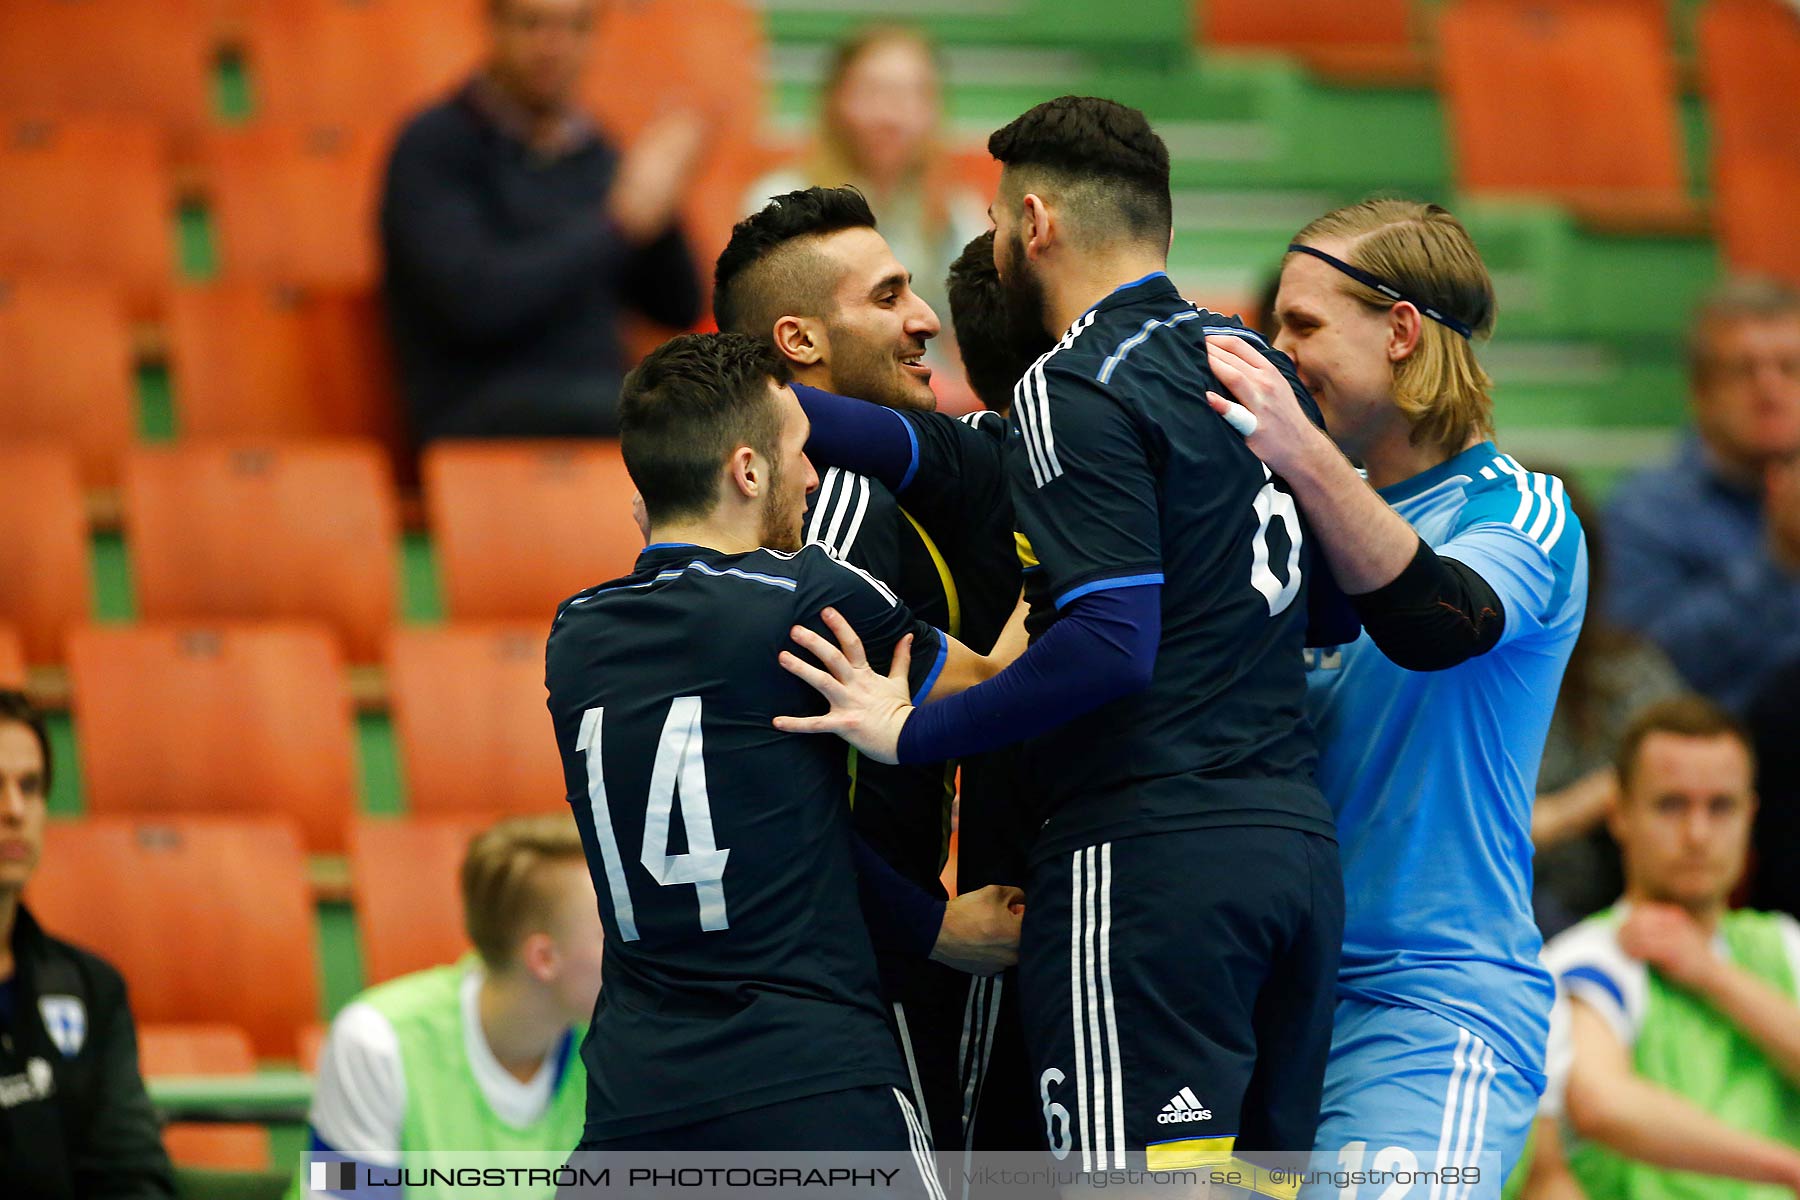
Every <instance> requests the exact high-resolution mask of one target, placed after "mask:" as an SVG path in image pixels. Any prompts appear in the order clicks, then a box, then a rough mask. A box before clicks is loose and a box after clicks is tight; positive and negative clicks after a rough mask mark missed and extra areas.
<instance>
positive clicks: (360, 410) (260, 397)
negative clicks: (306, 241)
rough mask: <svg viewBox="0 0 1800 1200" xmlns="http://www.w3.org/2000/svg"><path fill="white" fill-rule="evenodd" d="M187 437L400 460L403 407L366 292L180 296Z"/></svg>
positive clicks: (179, 380) (178, 377)
mask: <svg viewBox="0 0 1800 1200" xmlns="http://www.w3.org/2000/svg"><path fill="white" fill-rule="evenodd" d="M170 337H171V345H170V351H169V353H170V359H171V363H172V366H173V369H174V379H175V409H176V424H177V427H178V428H179V429H180V430H181V432H182V434H183V435H184V436H200V437H216V436H221V435H223V436H230V437H243V436H249V437H367V438H373V439H375V440H376V441H379V442H381V443H382V444H383V445H384V446H387V447H388V448H389V450H390V453H393V454H396V455H398V453H399V452H400V449H401V448H402V447H403V446H405V436H404V433H403V428H404V426H403V422H402V418H401V407H400V398H399V396H398V394H397V393H396V391H395V382H394V372H393V364H392V362H391V360H390V357H389V352H388V342H387V332H386V329H385V327H384V325H383V318H382V314H381V308H380V304H379V303H378V302H377V300H376V298H375V296H374V295H373V294H371V293H369V292H338V291H323V290H319V289H311V290H307V289H299V288H289V287H280V286H271V285H267V284H260V283H251V282H237V283H222V284H213V285H211V286H208V287H194V288H180V289H177V290H176V292H175V293H174V298H173V302H172V305H171V319H170Z"/></svg>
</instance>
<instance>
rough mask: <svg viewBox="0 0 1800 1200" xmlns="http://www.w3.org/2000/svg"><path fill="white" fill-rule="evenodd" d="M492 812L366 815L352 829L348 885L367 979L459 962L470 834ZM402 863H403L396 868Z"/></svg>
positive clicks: (464, 945) (489, 820) (464, 946)
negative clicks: (465, 857)
mask: <svg viewBox="0 0 1800 1200" xmlns="http://www.w3.org/2000/svg"><path fill="white" fill-rule="evenodd" d="M497 819H498V818H497V817H496V816H495V815H493V814H488V815H485V816H477V815H475V814H465V815H463V816H460V817H432V818H430V819H428V820H395V819H392V818H388V819H385V820H383V819H381V818H362V819H359V820H357V821H356V823H355V824H354V825H352V826H351V829H350V886H351V888H352V890H353V894H354V895H355V897H356V934H357V938H358V940H359V941H360V942H361V943H362V958H363V977H364V979H365V980H367V981H368V982H369V983H370V984H376V983H380V982H382V981H383V980H387V979H392V978H394V977H395V976H396V975H404V974H406V973H407V972H408V971H418V970H423V969H424V968H426V967H435V966H439V965H441V964H443V963H447V962H454V961H456V959H457V958H458V957H460V956H461V955H462V954H464V953H465V952H467V951H468V949H469V938H468V935H467V934H466V933H465V932H464V931H463V907H462V888H461V884H460V882H459V880H460V877H461V871H462V860H463V855H464V854H465V853H467V851H468V848H469V840H470V839H471V838H473V837H474V836H475V835H476V834H478V833H480V832H481V831H482V830H484V829H486V828H487V827H488V826H490V825H492V824H493V823H494V821H495V820H497ZM396 864H404V869H396Z"/></svg>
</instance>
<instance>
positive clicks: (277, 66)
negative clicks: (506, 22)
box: [243, 0, 487, 129]
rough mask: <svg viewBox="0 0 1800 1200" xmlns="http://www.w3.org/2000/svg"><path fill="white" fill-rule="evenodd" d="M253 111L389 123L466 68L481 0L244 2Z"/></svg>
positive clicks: (472, 55)
mask: <svg viewBox="0 0 1800 1200" xmlns="http://www.w3.org/2000/svg"><path fill="white" fill-rule="evenodd" d="M243 8H244V12H243V48H244V52H245V56H246V58H247V60H248V64H249V68H250V71H251V73H252V76H253V78H254V80H255V92H256V104H257V110H258V115H259V116H266V117H269V118H271V119H274V120H278V121H302V122H322V123H326V124H341V123H352V122H371V123H374V124H377V125H380V126H382V127H383V128H390V129H391V128H392V127H393V126H395V125H397V124H398V122H399V121H400V120H401V119H402V118H403V117H405V116H406V115H408V114H409V113H410V112H411V111H412V110H414V109H416V108H419V107H422V106H423V105H425V104H426V103H428V102H430V101H431V100H433V99H435V98H437V97H438V96H439V95H441V94H443V93H445V92H447V91H448V90H449V89H450V88H451V87H453V86H454V85H455V84H457V83H458V82H460V81H461V80H462V79H464V78H465V77H467V76H468V75H469V74H470V73H472V72H473V71H474V69H475V67H476V65H477V64H478V63H479V62H480V60H481V58H482V55H483V52H484V50H485V48H486V45H487V42H486V31H485V14H486V10H487V0H244V4H243Z"/></svg>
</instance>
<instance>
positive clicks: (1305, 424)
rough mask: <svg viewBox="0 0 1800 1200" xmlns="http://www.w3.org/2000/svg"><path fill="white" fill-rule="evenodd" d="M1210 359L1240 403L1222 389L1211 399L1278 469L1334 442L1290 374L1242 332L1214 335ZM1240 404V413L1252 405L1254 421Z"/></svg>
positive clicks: (1287, 469) (1280, 471) (1287, 467)
mask: <svg viewBox="0 0 1800 1200" xmlns="http://www.w3.org/2000/svg"><path fill="white" fill-rule="evenodd" d="M1206 362H1207V366H1209V367H1211V368H1212V373H1213V374H1214V375H1215V376H1217V377H1218V380H1219V382H1220V383H1222V384H1224V385H1225V386H1226V388H1228V389H1229V390H1230V391H1231V396H1232V398H1233V399H1235V400H1236V401H1237V404H1233V403H1232V401H1231V399H1227V398H1226V397H1224V396H1221V395H1219V394H1218V393H1217V392H1208V393H1206V402H1207V403H1208V404H1210V405H1212V409H1213V411H1214V412H1216V413H1218V414H1219V415H1220V416H1222V417H1224V418H1225V420H1226V421H1227V422H1229V423H1230V424H1231V427H1232V428H1233V429H1236V430H1237V431H1238V432H1239V433H1241V434H1244V441H1245V442H1246V443H1247V444H1248V445H1249V447H1250V449H1251V450H1253V451H1255V453H1256V456H1257V457H1258V458H1260V459H1262V460H1263V461H1264V462H1265V463H1267V464H1269V468H1270V469H1271V470H1272V471H1274V472H1275V473H1276V474H1278V475H1279V474H1290V473H1292V469H1293V468H1294V467H1295V466H1296V465H1297V464H1298V463H1300V462H1302V461H1304V459H1305V456H1306V455H1307V454H1316V453H1319V452H1320V449H1321V442H1323V445H1324V448H1326V449H1330V448H1331V444H1330V441H1329V440H1327V439H1325V435H1324V434H1323V433H1322V432H1321V431H1320V430H1319V427H1318V426H1317V425H1314V424H1313V423H1312V421H1311V420H1310V419H1309V418H1308V417H1307V415H1306V413H1305V412H1304V411H1303V410H1302V409H1301V407H1300V402H1299V401H1298V400H1296V399H1295V398H1294V389H1293V387H1292V386H1291V385H1290V384H1289V383H1288V381H1287V377H1286V376H1284V375H1283V374H1282V373H1281V372H1280V371H1278V370H1276V369H1275V366H1274V364H1273V363H1271V362H1270V361H1269V360H1268V359H1267V358H1265V357H1263V355H1262V352H1261V351H1259V350H1257V348H1256V347H1255V346H1252V345H1251V344H1250V343H1249V342H1247V341H1245V340H1244V339H1243V338H1240V337H1232V336H1229V335H1220V336H1214V337H1208V338H1207V339H1206ZM1240 406H1241V407H1240ZM1234 409H1235V410H1239V412H1240V413H1241V410H1242V409H1248V410H1249V415H1250V417H1251V418H1252V420H1251V421H1249V422H1245V421H1243V420H1242V419H1241V416H1240V415H1239V414H1238V413H1234V411H1233V410H1234ZM1246 425H1247V426H1248V428H1249V432H1247V433H1246V432H1245V427H1246Z"/></svg>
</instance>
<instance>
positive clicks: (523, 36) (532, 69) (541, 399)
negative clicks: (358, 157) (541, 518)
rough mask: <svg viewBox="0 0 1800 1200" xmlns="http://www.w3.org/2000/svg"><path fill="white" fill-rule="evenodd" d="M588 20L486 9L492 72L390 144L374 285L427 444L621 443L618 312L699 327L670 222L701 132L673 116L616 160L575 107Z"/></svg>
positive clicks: (690, 120) (548, 10)
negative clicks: (379, 269) (502, 440)
mask: <svg viewBox="0 0 1800 1200" xmlns="http://www.w3.org/2000/svg"><path fill="white" fill-rule="evenodd" d="M599 7H600V6H599V4H598V3H597V0H492V2H491V4H490V6H489V8H490V12H491V14H492V23H493V51H492V56H491V57H490V59H489V61H488V64H487V66H486V67H485V68H483V69H482V70H481V71H480V72H479V73H478V74H477V75H476V76H475V77H474V78H473V79H471V80H469V82H468V83H466V84H465V85H463V87H461V88H460V89H459V90H458V91H457V92H456V93H455V94H454V95H452V96H451V97H450V98H449V99H447V100H445V101H444V102H443V103H441V104H438V105H436V106H434V107H432V108H429V109H427V110H426V111H425V112H423V113H421V114H419V116H417V117H415V118H414V119H413V120H412V122H411V123H410V124H408V125H407V126H406V128H405V129H403V130H402V131H401V133H400V136H399V140H398V141H397V142H396V143H395V146H394V152H393V157H392V159H391V160H390V161H389V163H388V169H387V181H386V187H385V191H384V194H383V196H382V202H381V240H382V249H383V256H384V258H385V281H384V288H385V291H386V298H387V306H388V316H389V322H390V325H391V327H392V330H393V336H394V348H395V354H396V357H397V359H398V363H399V368H400V375H401V379H402V382H403V385H404V388H405V391H406V398H407V403H408V405H409V407H410V408H411V415H412V420H413V424H414V433H415V434H416V436H417V437H418V439H419V440H420V441H421V442H427V441H431V440H432V439H434V438H440V437H596V436H606V435H611V434H615V433H617V432H618V424H617V414H616V411H615V408H616V405H617V402H618V394H619V383H620V380H621V379H622V378H623V376H624V372H625V369H626V368H627V367H628V366H629V364H628V363H626V362H625V361H624V350H623V348H622V346H621V344H620V321H621V318H622V316H623V315H624V311H625V310H626V309H628V308H629V309H634V310H636V311H638V312H640V313H642V314H644V315H645V316H647V317H649V318H650V319H652V320H654V321H658V322H661V323H662V324H665V325H671V326H687V325H691V324H693V323H694V322H695V321H696V320H698V319H699V317H700V315H701V294H700V278H699V274H698V270H697V268H696V267H695V265H694V262H693V258H692V256H691V255H690V254H689V252H688V246H687V242H686V240H685V239H684V238H683V236H682V233H681V231H680V229H679V228H677V227H676V225H675V218H676V209H677V206H678V205H679V203H680V201H681V197H682V192H683V191H684V189H685V188H686V187H687V185H688V182H689V181H690V179H691V178H692V176H693V174H694V170H695V167H696V165H697V164H698V162H699V158H700V152H701V148H702V141H703V137H704V134H703V131H702V126H701V123H700V121H699V119H698V118H697V117H695V116H693V115H692V114H673V115H671V116H669V117H667V118H664V119H663V120H662V121H660V122H659V123H657V124H655V125H653V126H652V127H651V128H650V129H648V130H647V131H645V132H644V133H643V134H642V135H641V136H640V137H639V139H638V140H637V142H636V143H635V144H633V145H632V147H631V148H630V149H629V150H628V151H626V152H625V153H624V154H623V155H621V154H620V153H619V151H617V150H616V149H615V148H614V147H613V146H612V145H611V144H610V143H609V142H608V141H607V140H606V138H605V137H604V136H603V135H602V134H601V132H600V131H599V130H598V129H597V128H596V127H595V126H594V124H593V122H592V121H590V120H589V118H588V117H587V116H586V114H584V113H583V112H582V111H581V110H580V109H578V108H577V107H576V101H575V89H576V83H577V81H578V79H579V77H580V73H581V69H582V66H583V64H584V62H585V61H586V58H587V55H588V51H589V48H590V43H591V40H592V30H593V25H594V21H595V18H596V11H597V9H598V8H599ZM621 86H632V85H631V84H630V83H629V82H628V81H621Z"/></svg>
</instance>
